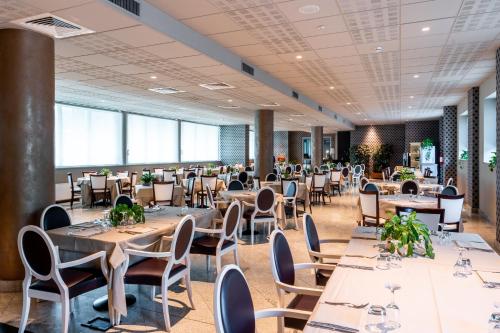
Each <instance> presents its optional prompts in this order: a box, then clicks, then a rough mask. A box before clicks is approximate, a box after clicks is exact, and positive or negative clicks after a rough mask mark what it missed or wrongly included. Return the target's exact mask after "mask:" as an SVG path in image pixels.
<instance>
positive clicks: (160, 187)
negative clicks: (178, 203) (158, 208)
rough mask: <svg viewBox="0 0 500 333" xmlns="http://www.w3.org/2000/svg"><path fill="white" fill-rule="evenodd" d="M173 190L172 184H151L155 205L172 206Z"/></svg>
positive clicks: (173, 185) (173, 184)
mask: <svg viewBox="0 0 500 333" xmlns="http://www.w3.org/2000/svg"><path fill="white" fill-rule="evenodd" d="M174 188H175V183H174V182H173V181H172V182H153V202H154V204H155V205H162V204H165V205H167V206H173V205H174Z"/></svg>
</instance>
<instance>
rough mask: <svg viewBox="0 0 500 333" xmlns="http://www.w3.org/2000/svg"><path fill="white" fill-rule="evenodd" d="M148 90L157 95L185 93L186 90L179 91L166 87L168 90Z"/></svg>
mask: <svg viewBox="0 0 500 333" xmlns="http://www.w3.org/2000/svg"><path fill="white" fill-rule="evenodd" d="M148 90H149V91H152V92H155V93H158V94H163V95H169V94H177V93H183V92H185V91H184V90H178V89H175V88H170V87H166V88H149V89H148Z"/></svg>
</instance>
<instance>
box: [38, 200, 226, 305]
mask: <svg viewBox="0 0 500 333" xmlns="http://www.w3.org/2000/svg"><path fill="white" fill-rule="evenodd" d="M180 212H181V208H180V207H162V209H161V210H159V211H156V212H151V213H146V214H145V216H146V223H144V224H137V225H135V227H136V228H144V227H145V228H151V231H149V232H145V233H140V234H132V233H131V232H133V230H134V228H131V229H118V228H112V229H111V230H109V231H106V232H99V231H100V230H99V227H96V228H95V232H96V234H91V233H92V230H89V229H84V230H78V229H76V228H75V225H74V224H73V225H72V226H70V227H64V228H58V229H53V230H49V231H47V233H48V234H49V236H50V238H51V239H52V241H53V242H54V245H56V246H58V247H59V250H61V255H62V257H63V258H64V259H65V260H64V261H67V260H72V259H75V257H76V258H79V257H83V256H85V255H89V254H92V253H95V252H97V251H106V253H107V259H108V263H109V268H110V273H109V277H108V278H109V281H111V288H110V292H109V297H110V299H111V304H112V307H113V310H114V311H115V312H116V313H118V314H122V315H126V314H127V306H126V302H125V286H124V284H123V277H122V274H123V272H124V269H125V268H126V267H123V264H124V263H125V255H124V252H123V250H125V249H126V248H129V247H141V246H142V247H143V246H145V245H147V244H153V243H155V242H156V244H155V247H157V246H159V242H157V241H159V240H161V238H162V236H170V235H172V234H173V233H174V231H175V228H176V227H177V224H178V223H179V222H180V221H181V219H182V218H183V217H181V216H180ZM96 214H100V216H99V215H96ZM187 214H190V215H192V216H193V217H194V218H195V222H196V227H200V228H209V227H210V226H211V225H212V219H213V218H214V217H216V214H217V211H216V210H211V209H200V208H190V209H188V211H187ZM99 217H102V212H100V213H96V211H95V210H89V211H84V213H83V214H82V215H80V216H78V219H79V220H78V221H74V222H76V224H78V223H79V222H84V221H92V220H94V219H95V218H99ZM147 250H152V248H151V249H150V248H148V249H147Z"/></svg>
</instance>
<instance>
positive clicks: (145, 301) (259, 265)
mask: <svg viewBox="0 0 500 333" xmlns="http://www.w3.org/2000/svg"><path fill="white" fill-rule="evenodd" d="M356 199H357V198H356V197H354V196H349V195H344V196H342V197H338V196H337V197H332V204H327V205H325V206H314V207H313V217H314V219H315V221H316V224H317V227H318V229H319V233H320V237H322V238H349V236H350V234H351V230H352V229H353V228H354V227H355V226H356V222H355V216H356V210H355V209H356V208H355V205H356ZM75 212H77V210H75ZM465 220H466V221H467V222H466V224H465V231H466V232H475V233H479V234H481V235H482V236H483V238H485V240H487V241H488V242H489V243H490V244H492V242H493V241H494V237H495V228H494V226H493V225H491V224H489V223H487V222H485V221H484V220H482V219H481V218H479V217H478V216H475V215H472V216H470V215H468V214H465ZM285 235H286V236H287V239H288V241H289V243H290V246H291V248H292V253H293V256H294V260H295V262H296V263H298V262H308V261H309V258H308V256H307V254H306V247H305V243H304V236H303V233H302V230H299V231H297V230H286V231H285ZM248 238H249V237H248V236H247V237H246V238H244V239H243V240H241V246H240V260H241V267H242V269H243V271H244V273H245V276H246V278H247V280H248V282H249V285H250V289H251V293H252V297H253V301H254V306H255V309H264V308H269V307H275V306H276V304H277V294H276V289H275V287H274V283H273V278H272V274H271V269H270V264H269V259H268V258H269V243H268V242H267V241H266V239H265V237H264V236H262V235H261V236H260V237H259V238H258V240H259V242H258V244H256V245H254V246H251V245H249V243H247V242H249V239H248ZM331 251H337V252H341V251H342V248H341V247H340V246H338V248H335V247H333V248H331ZM192 257H193V268H192V269H193V271H192V279H193V289H194V301H195V304H196V310H192V309H190V307H189V305H188V304H189V302H188V300H187V294H186V292H185V291H184V288H182V287H181V286H178V287H175V288H173V289H171V292H170V293H169V297H170V301H169V306H170V316H171V321H172V324H173V327H172V331H173V332H204V333H208V332H215V328H214V325H213V287H214V281H215V271H214V265H212V266H211V270H210V271H208V272H207V270H206V266H205V259H204V258H203V257H201V256H195V255H193V256H192ZM227 257H228V258H227V259H226V260H224V261H223V263H230V262H232V261H231V256H227ZM297 284H298V285H303V286H310V287H314V280H313V275H312V274H311V272H310V271H304V272H301V273H300V274H299V275H298V278H297ZM127 288H128V292H130V293H132V294H135V295H136V296H138V301H137V303H136V304H134V305H133V306H131V307H130V308H129V315H128V317H126V318H123V321H122V324H121V325H120V326H118V327H115V328H113V329H111V330H109V331H108V332H148V333H152V332H163V327H164V324H163V315H162V307H161V300H160V299H159V298H157V299H156V300H155V301H154V302H153V301H151V300H150V289H149V288H147V287H137V286H128V287H127ZM104 293H105V290H104V289H100V290H97V291H94V292H91V293H88V294H86V295H83V296H81V297H79V298H78V299H77V300H76V303H75V307H74V315H73V316H72V317H71V327H70V332H96V331H92V330H89V329H86V328H83V327H81V326H80V324H81V323H83V322H86V321H87V320H89V319H92V318H94V317H96V316H107V313H105V312H103V313H99V312H96V311H95V310H94V309H93V308H92V302H93V300H94V299H96V298H97V297H99V296H102V295H103V294H104ZM21 305H22V304H21V294H20V293H0V322H6V323H9V324H11V325H14V326H18V323H19V317H20V313H21ZM59 318H60V307H59V305H54V304H52V303H50V302H41V303H37V302H33V303H32V306H31V312H30V321H29V326H28V329H29V330H31V331H32V332H60V323H61V321H60V320H59ZM258 330H259V332H276V320H275V319H266V320H260V321H258Z"/></svg>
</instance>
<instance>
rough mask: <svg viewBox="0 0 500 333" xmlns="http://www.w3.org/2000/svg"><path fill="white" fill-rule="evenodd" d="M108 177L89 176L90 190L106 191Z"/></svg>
mask: <svg viewBox="0 0 500 333" xmlns="http://www.w3.org/2000/svg"><path fill="white" fill-rule="evenodd" d="M107 180H108V176H106V175H90V188H92V189H93V190H104V189H106V183H107Z"/></svg>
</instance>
